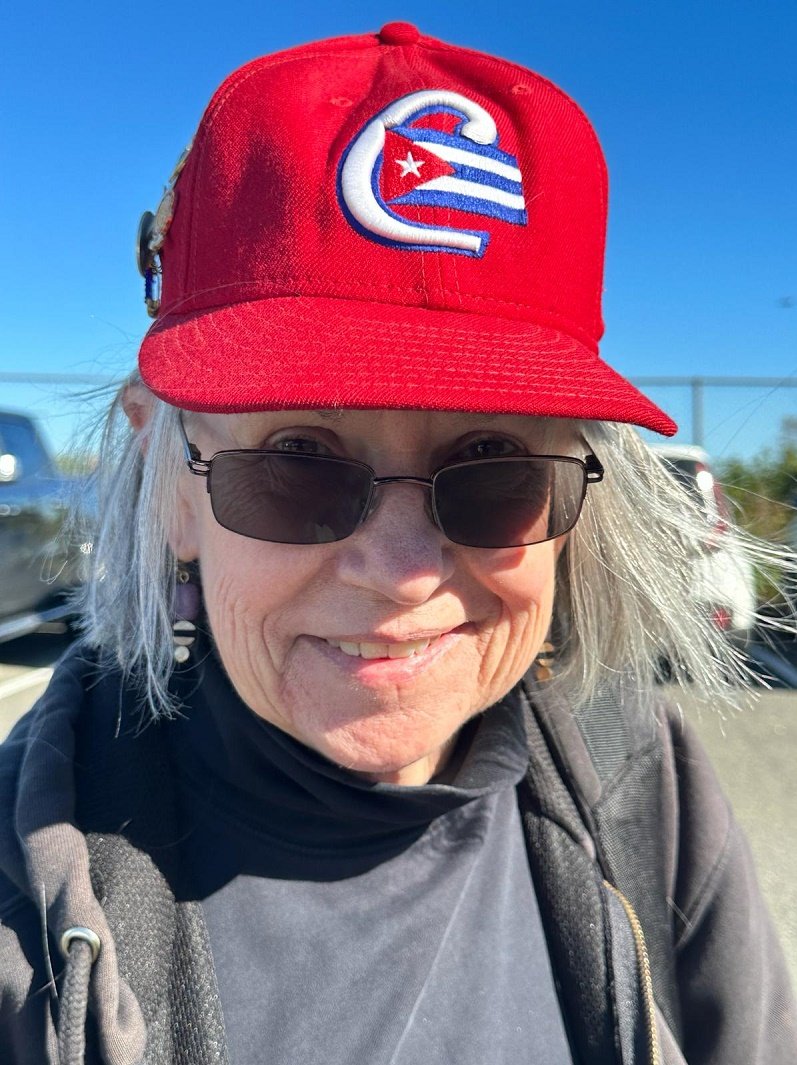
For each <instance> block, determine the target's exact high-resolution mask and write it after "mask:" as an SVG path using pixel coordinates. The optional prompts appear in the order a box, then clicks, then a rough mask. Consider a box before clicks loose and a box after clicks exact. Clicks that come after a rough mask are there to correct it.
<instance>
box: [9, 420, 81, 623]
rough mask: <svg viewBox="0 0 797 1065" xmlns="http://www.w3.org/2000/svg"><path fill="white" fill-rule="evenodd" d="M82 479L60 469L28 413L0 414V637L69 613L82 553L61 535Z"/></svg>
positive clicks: (56, 619) (77, 495)
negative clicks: (72, 590) (68, 595)
mask: <svg viewBox="0 0 797 1065" xmlns="http://www.w3.org/2000/svg"><path fill="white" fill-rule="evenodd" d="M82 486H83V482H82V481H81V480H80V479H78V478H74V477H65V476H63V475H62V474H60V473H59V472H58V470H57V468H56V466H55V463H54V461H53V459H52V457H51V456H50V454H49V451H48V449H47V447H46V446H45V443H44V441H43V440H42V437H41V435H40V433H39V431H38V429H37V428H36V424H35V422H34V421H33V420H32V419H31V418H29V417H28V416H27V415H25V414H18V413H14V412H11V411H0V642H3V641H4V640H11V639H15V638H16V637H17V636H22V635H25V634H26V633H29V632H35V631H36V630H37V629H40V628H42V626H46V625H47V624H48V623H50V622H54V621H60V620H63V619H65V618H66V617H68V615H69V613H70V608H69V604H68V602H67V600H66V597H65V593H66V592H67V591H68V590H69V589H70V588H72V587H74V585H75V584H76V583H77V581H78V579H79V571H80V555H81V551H83V552H87V551H90V550H91V545H90V543H88V542H87V543H85V544H83V545H81V546H80V547H76V548H74V549H73V548H71V547H70V548H68V547H67V545H66V543H65V542H64V539H63V537H62V535H61V534H62V531H63V526H64V521H65V518H66V516H67V513H68V511H69V508H70V507H71V506H72V505H74V504H75V501H76V500H77V499H78V498H79V496H80V494H81V489H82Z"/></svg>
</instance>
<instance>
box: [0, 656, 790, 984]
mask: <svg viewBox="0 0 797 1065" xmlns="http://www.w3.org/2000/svg"><path fill="white" fill-rule="evenodd" d="M67 645H68V641H67V639H66V638H65V637H56V636H31V637H28V638H26V639H24V640H17V641H14V642H13V643H7V644H0V739H2V738H3V736H5V734H6V732H7V731H8V729H9V728H10V727H11V725H12V724H13V722H14V721H15V720H16V719H17V717H18V716H19V715H20V714H22V713H24V711H25V710H26V709H27V708H28V707H29V706H30V705H31V704H32V703H33V702H34V700H35V699H36V698H37V696H38V695H39V694H40V692H41V691H42V690H43V689H44V687H45V686H46V684H47V680H48V679H49V676H50V672H51V667H52V664H53V663H54V662H55V660H56V659H57V658H58V657H59V655H60V654H61V653H62V652H63V651H64V650H65V648H66V647H67ZM681 704H682V706H683V708H684V712H685V713H686V714H687V715H688V716H689V718H690V720H692V721H693V722H694V723H695V725H696V726H697V728H698V731H699V732H700V734H701V736H702V738H703V742H704V743H705V744H706V747H707V748H708V751H709V754H710V755H711V758H712V760H713V762H714V765H715V767H716V769H717V773H718V775H719V777H720V780H721V781H722V783H723V786H724V787H725V790H726V792H727V793H728V795H729V797H730V799H731V802H732V804H733V806H734V809H735V810H736V814H737V816H738V818H739V820H740V821H741V823H742V825H743V826H744V828H745V830H746V831H747V834H748V836H749V838H750V842H751V845H752V848H753V852H754V854H755V856H756V861H757V863H758V869H759V876H760V879H761V884H762V888H763V891H764V894H765V896H766V898H767V900H768V902H769V905H770V908H771V910H772V913H773V915H774V917H775V921H776V924H777V925H778V928H779V931H780V934H781V938H782V940H783V944H784V947H785V949H786V952H787V956H788V958H789V962H790V965H791V968H792V972H793V974H794V978H795V983H797V768H796V767H797V691H785V690H784V691H772V692H764V693H761V694H760V697H759V698H758V699H757V700H756V701H753V702H751V703H750V705H748V706H747V707H745V708H744V709H743V710H742V711H740V712H738V713H736V714H734V715H732V716H729V717H727V718H726V719H725V720H724V721H723V720H722V719H721V718H720V717H719V715H718V714H717V713H716V712H713V711H711V710H706V709H703V710H700V709H699V708H698V707H697V706H696V705H695V704H694V701H693V700H692V699H690V697H689V695H688V693H687V694H686V695H685V696H684V697H682V699H681Z"/></svg>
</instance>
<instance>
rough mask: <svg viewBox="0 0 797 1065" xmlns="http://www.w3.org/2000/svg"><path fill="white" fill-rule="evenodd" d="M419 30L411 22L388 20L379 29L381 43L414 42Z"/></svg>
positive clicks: (418, 35)
mask: <svg viewBox="0 0 797 1065" xmlns="http://www.w3.org/2000/svg"><path fill="white" fill-rule="evenodd" d="M420 35H421V34H420V31H419V30H418V29H417V28H416V27H415V26H413V25H412V23H411V22H388V23H387V25H385V26H383V27H382V29H381V30H380V31H379V40H380V41H381V42H382V44H415V43H416V42H417V40H418V38H419V37H420Z"/></svg>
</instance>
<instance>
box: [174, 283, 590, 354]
mask: <svg viewBox="0 0 797 1065" xmlns="http://www.w3.org/2000/svg"><path fill="white" fill-rule="evenodd" d="M352 283H353V282H352V281H351V280H347V281H345V282H339V284H341V285H344V284H345V285H347V286H350V285H351V284H352ZM355 283H357V284H360V285H363V287H364V284H363V283H362V282H355ZM247 284H250V285H260V284H262V282H259V281H252V282H235V283H234V284H231V285H230V286H225V288H226V287H231V288H233V287H234V288H239V287H240V288H243V287H245V286H246V285H247ZM281 284H284V285H285V286H286V287H287V286H292V285H297V286H298V285H301V284H304V281H299V280H291V279H287V280H285V281H283V282H281ZM380 287H381V288H382V290H383V291H388V290H390V289H402V288H403V286H400V285H383V286H380ZM369 288H370V286H369ZM371 291H373V290H372V289H371ZM440 295H441V296H457V297H460V298H462V297H464V298H466V299H469V300H474V301H476V302H478V303H484V304H496V305H498V306H501V307H514V308H516V309H517V310H523V311H530V312H536V313H538V314H543V315H545V316H546V318H547V319H550V320H551V321H556V322H558V323H561V324H560V326H559V328H561V329H562V331H563V332H567V333H568V335H570V336H573V337H575V338H576V339H578V340H579V342H580V343H583V344H584V345H585V346H587V347H589V348H595V349H596V350H597V347H598V342H597V340H596V338H594V337H591V336H589V335H588V334H587V333H586V331H585V330H584V329H582V328H581V327H580V326H578V325H576V324H575V323H574V322H573V321H572V320H571V319H569V318H567V317H565V316H564V315H562V314H560V313H559V312H558V311H555V310H551V309H549V308H546V307H544V306H542V305H540V304H536V303H520V302H518V301H517V300H504V299H501V298H500V297H498V296H481V295H478V294H476V293H469V292H464V293H460V292H459V291H458V290H456V289H450V288H448V287H441V289H440ZM196 296H197V293H191V295H189V296H186V297H185V299H184V300H182V301H181V302H182V303H188V302H189V301H191V300H193V299H195V298H196ZM286 299H294V300H324V299H330V300H339V301H340V302H341V303H365V304H373V303H374V302H376V301H374V300H372V299H368V298H367V295H365V294H364V295H363V296H362V297H356V296H354V297H353V296H351V295H346V296H341V295H338V294H337V293H329V292H312V293H311V292H306V291H305V292H301V293H295V292H272V293H269V294H266V295H264V294H260V295H257V296H252V297H251V298H250V299H242V300H237V301H236V302H235V304H231V303H229V302H220V303H214V304H209V305H208V306H205V307H195V308H193V309H192V310H188V311H180V310H179V309H178V306H165V307H163V308H162V310H161V315H160V316H159V322H158V324H162V323H163V322H165V320H166V319H167V318H168V317H169V316H170V315H175V314H180V315H186V316H187V315H190V314H210V313H213V312H214V311H218V310H224V309H225V308H227V307H231V306H239V305H241V304H248V303H259V302H265V301H266V300H286ZM378 302H379V304H380V305H381V306H384V307H402V308H404V309H405V310H419V311H427V310H428V311H432V312H436V313H439V314H473V315H475V316H476V317H479V318H481V317H485V318H486V317H488V315H487V314H481V313H480V312H479V311H474V310H472V309H471V308H468V307H466V306H459V307H456V308H453V307H434V306H429V305H428V304H427V305H425V306H416V307H407V305H406V304H403V303H394V302H392V301H391V300H379V301H378ZM508 320H509V321H517V322H523V321H525V319H521V318H519V319H508ZM529 324H535V323H529Z"/></svg>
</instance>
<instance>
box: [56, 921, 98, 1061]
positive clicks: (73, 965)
mask: <svg viewBox="0 0 797 1065" xmlns="http://www.w3.org/2000/svg"><path fill="white" fill-rule="evenodd" d="M60 945H61V953H62V954H63V955H64V957H65V958H66V970H65V972H64V982H63V987H62V990H61V1000H60V1006H59V1015H58V1059H59V1063H60V1065H84V1062H85V1056H86V1014H87V1011H88V1003H89V979H90V977H91V966H92V965H93V963H94V961H95V960H96V958H97V955H98V954H99V953H100V938H99V936H98V935H97V933H96V932H93V931H92V930H91V929H90V928H68V929H67V930H66V932H64V934H63V935H62V936H61V944H60Z"/></svg>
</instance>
